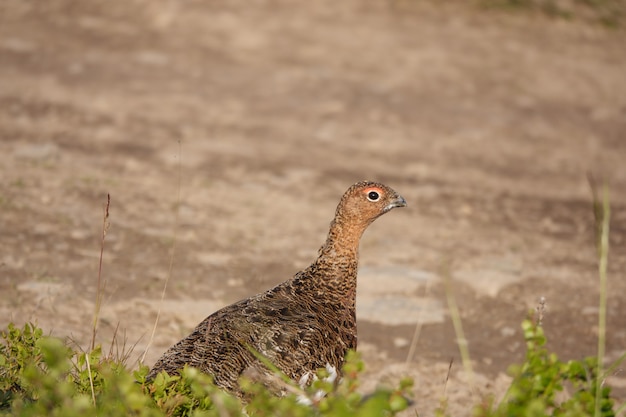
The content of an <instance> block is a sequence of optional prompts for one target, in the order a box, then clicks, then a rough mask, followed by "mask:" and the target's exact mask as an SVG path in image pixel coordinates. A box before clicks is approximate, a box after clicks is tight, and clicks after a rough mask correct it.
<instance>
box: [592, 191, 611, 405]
mask: <svg viewBox="0 0 626 417" xmlns="http://www.w3.org/2000/svg"><path fill="white" fill-rule="evenodd" d="M610 216H611V208H610V201H609V189H608V186H607V185H606V184H604V186H603V187H602V217H601V222H602V223H601V226H602V227H601V228H600V239H599V254H600V262H599V265H598V269H599V274H600V311H599V314H598V358H597V359H598V363H597V370H596V377H597V378H598V381H597V383H596V401H595V409H594V416H595V417H600V414H601V409H600V406H601V403H600V401H601V398H602V386H603V383H602V382H603V381H602V380H601V376H602V374H603V371H602V368H603V362H604V356H605V351H606V297H607V294H606V287H607V268H608V258H609V221H610Z"/></svg>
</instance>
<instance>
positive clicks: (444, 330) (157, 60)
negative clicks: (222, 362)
mask: <svg viewBox="0 0 626 417" xmlns="http://www.w3.org/2000/svg"><path fill="white" fill-rule="evenodd" d="M625 45H626V33H625V32H624V30H623V29H617V30H610V29H606V28H603V27H599V26H594V25H591V24H589V23H585V22H580V21H576V20H573V21H564V20H552V19H548V18H545V17H541V16H536V15H531V14H526V13H518V14H510V15H509V14H504V13H502V12H490V11H484V10H477V9H473V8H471V7H470V6H467V5H464V4H461V2H459V3H456V2H448V3H447V4H446V5H435V4H434V2H433V3H432V4H431V3H429V2H403V1H399V2H396V1H391V2H385V1H377V2H375V1H371V0H370V1H362V0H358V1H357V0H346V1H342V2H331V1H318V2H308V3H306V4H305V3H299V4H296V3H293V2H288V1H258V2H249V1H245V2H244V1H231V2H206V1H197V0H188V1H185V2H178V1H175V0H166V1H163V2H152V1H148V0H132V1H120V0H115V1H107V2H104V1H101V2H98V1H92V2H79V1H71V0H54V1H48V2H44V3H34V2H3V3H2V4H1V5H0V63H1V65H0V139H1V141H0V174H1V179H0V213H1V215H0V294H1V295H0V325H1V326H2V327H4V326H6V324H8V323H9V322H10V321H13V322H15V323H17V324H21V323H24V322H26V321H35V322H37V323H38V324H39V325H40V326H42V327H43V328H44V329H45V330H46V331H49V332H51V333H52V334H55V335H58V336H63V337H65V336H68V337H71V338H72V339H73V340H74V341H75V342H76V343H78V344H79V345H81V346H83V347H86V346H88V345H89V342H90V341H91V337H92V324H91V323H92V321H93V314H94V310H95V308H94V306H95V302H96V294H97V288H98V285H99V284H98V276H99V272H98V271H99V259H100V253H101V242H102V228H103V213H104V206H105V204H106V200H107V194H110V196H111V203H110V207H109V218H108V226H107V233H106V238H105V240H104V251H103V253H104V255H103V259H102V273H101V282H100V285H101V286H103V285H105V289H104V290H103V291H102V292H101V293H102V294H103V295H104V297H103V300H102V311H101V314H100V323H99V326H98V334H97V338H96V339H97V341H98V342H100V343H103V344H104V345H106V346H108V345H109V344H110V343H111V340H112V339H113V335H114V334H117V341H118V344H117V349H124V348H125V349H126V350H128V349H130V348H131V346H134V350H133V352H132V353H131V359H129V364H131V365H132V364H134V363H135V362H134V361H136V360H137V358H138V357H139V356H141V355H142V354H143V352H144V351H145V349H146V348H147V347H148V345H149V344H151V346H150V348H149V350H148V353H147V355H146V357H145V363H147V364H152V363H153V362H154V361H155V360H156V358H158V356H159V355H160V354H161V353H162V352H163V351H164V350H165V349H166V348H167V347H168V346H170V345H171V344H172V343H174V342H175V341H177V340H178V339H179V338H181V337H182V336H184V335H186V334H187V333H188V332H189V331H190V329H191V328H193V327H194V326H195V324H197V323H198V322H200V321H201V320H202V319H203V318H204V317H205V316H206V315H208V314H209V313H211V312H212V311H214V310H215V309H217V308H219V307H220V306H223V305H226V304H228V303H231V302H234V301H236V300H238V299H240V298H242V297H246V296H249V295H252V294H254V293H256V292H259V291H262V290H264V289H266V288H269V287H271V286H272V285H274V284H276V283H278V282H281V281H283V280H285V279H287V278H288V277H290V276H291V275H293V273H295V272H296V271H298V270H300V269H302V268H304V267H306V266H307V265H308V264H309V263H310V262H311V261H312V260H313V259H314V258H315V256H316V253H317V249H318V248H319V246H320V245H321V244H322V242H323V241H324V238H325V234H326V232H327V227H328V222H329V221H330V219H331V218H332V215H333V213H334V209H335V206H336V204H337V202H338V200H339V197H340V196H341V194H342V193H343V191H344V190H345V189H346V188H347V187H348V186H349V185H351V184H352V183H354V182H356V181H359V180H362V179H374V180H380V181H383V182H385V183H387V184H388V185H390V186H392V187H393V188H394V189H396V190H397V191H399V192H400V193H401V194H402V195H403V196H404V197H405V199H406V200H407V202H408V203H409V207H407V208H406V209H402V210H394V211H393V212H391V213H389V214H387V215H385V216H384V217H382V218H381V219H379V220H377V221H376V223H375V224H373V225H372V226H371V227H370V229H369V230H368V231H367V233H366V234H365V236H364V239H363V241H362V243H361V267H362V274H361V275H362V277H361V278H363V280H362V284H363V291H361V290H360V291H359V297H360V298H359V312H358V313H357V314H358V316H359V317H362V319H360V320H359V349H360V350H361V351H362V353H363V357H364V360H365V362H366V366H367V374H366V375H367V378H366V384H365V385H366V386H365V389H367V388H368V387H370V388H371V387H373V386H374V385H376V384H378V383H382V382H384V381H388V380H391V381H394V380H397V379H398V378H399V377H401V376H403V375H409V376H412V377H414V378H415V379H416V388H415V400H416V404H415V409H416V410H417V411H418V412H419V413H420V415H432V413H433V410H434V407H436V406H437V404H438V401H439V399H440V398H441V397H442V396H443V395H444V392H445V393H446V395H447V396H448V397H449V401H450V407H451V410H452V411H453V412H454V413H455V414H456V415H459V414H461V415H462V414H469V408H468V407H469V405H470V404H471V403H472V401H473V392H472V391H471V389H470V388H469V386H470V384H469V383H468V381H470V377H469V376H468V374H466V373H464V372H463V371H462V366H461V361H460V356H459V353H458V346H457V343H456V336H455V332H454V329H453V326H452V323H451V318H450V314H449V310H448V304H447V301H446V292H445V282H449V283H450V288H451V289H452V291H451V292H452V294H454V296H455V299H456V302H457V304H458V308H459V311H460V316H461V318H462V322H463V326H464V331H465V335H466V336H467V339H468V342H469V350H470V354H471V357H472V361H473V365H474V368H475V371H476V375H475V377H474V384H475V385H476V387H477V391H478V392H479V393H492V394H494V395H500V394H501V393H502V391H503V390H504V389H505V388H506V383H507V380H508V376H506V370H507V367H508V365H510V364H512V363H515V362H520V361H521V360H522V358H523V355H524V343H523V339H522V334H521V329H520V323H521V321H522V320H523V319H524V317H525V316H526V315H527V313H528V311H529V310H532V309H534V308H536V307H537V306H538V304H539V299H540V298H541V297H545V300H546V311H545V313H544V319H543V323H544V327H545V331H546V334H547V336H548V340H549V348H550V349H552V350H554V351H555V352H556V353H557V354H558V355H559V356H560V358H561V359H563V360H568V359H581V358H583V357H585V356H591V355H595V353H596V349H597V336H598V325H597V323H598V299H599V278H598V272H597V271H598V261H597V251H596V246H595V240H596V228H595V224H594V216H593V209H592V198H591V195H592V194H591V191H590V187H589V182H588V177H589V176H590V175H591V176H592V177H593V178H595V180H596V183H598V184H599V190H598V192H600V191H601V190H600V188H601V187H600V185H601V184H602V182H603V181H606V183H607V184H608V185H609V186H610V198H611V210H612V211H611V229H610V245H611V253H610V258H609V283H608V292H609V296H608V310H607V313H608V328H607V361H612V360H615V359H617V357H619V355H621V354H623V353H624V351H625V349H626V279H624V278H625V277H624V270H625V266H626V196H625V193H624V191H626V164H625V162H624V161H625V159H626V138H625V137H624V132H626V83H625V82H624V81H625V77H624V74H626V46H625ZM168 278H169V280H168ZM166 281H167V282H168V285H167V290H166V292H165V297H164V300H163V302H162V303H161V294H162V292H163V288H164V285H165V283H166ZM405 284H406V285H405ZM360 285H361V284H360ZM158 311H160V319H159V322H158V326H157V328H156V332H155V334H154V339H153V340H152V342H150V341H151V334H152V328H153V325H154V323H155V319H156V316H157V312H158ZM414 335H417V337H416V338H415V340H416V343H413V342H412V341H413V340H414ZM124 340H125V341H126V342H125V346H124ZM412 346H413V348H414V352H412V354H411V355H409V351H410V350H411V347H412ZM450 360H452V361H453V363H452V371H451V376H450V380H449V381H448V383H447V384H446V383H445V382H444V381H445V380H446V376H447V373H448V368H449V363H450ZM608 383H609V384H611V385H612V386H613V387H614V389H615V392H616V395H617V396H618V398H622V399H624V398H626V378H624V375H623V373H621V374H620V373H617V374H615V375H613V376H611V377H610V378H609V380H608ZM411 413H412V414H411V415H414V412H413V411H411Z"/></svg>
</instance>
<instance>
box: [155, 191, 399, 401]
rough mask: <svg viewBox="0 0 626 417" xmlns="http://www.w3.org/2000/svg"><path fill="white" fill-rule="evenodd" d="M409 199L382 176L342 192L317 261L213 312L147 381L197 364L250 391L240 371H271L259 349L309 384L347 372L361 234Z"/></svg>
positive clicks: (229, 385) (225, 383) (224, 383)
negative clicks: (322, 374)
mask: <svg viewBox="0 0 626 417" xmlns="http://www.w3.org/2000/svg"><path fill="white" fill-rule="evenodd" d="M406 205H407V203H406V201H405V199H404V198H403V197H402V196H401V195H400V194H398V193H397V192H396V191H394V190H393V189H392V188H390V187H388V186H386V185H384V184H382V183H379V182H373V181H360V182H357V183H356V184H353V185H352V186H351V187H349V188H348V190H347V191H346V192H345V193H344V194H343V196H342V197H341V199H340V201H339V204H338V206H337V209H336V211H335V216H334V218H333V220H332V221H331V223H330V229H329V232H328V236H327V238H326V241H325V242H324V244H323V245H322V246H321V248H320V249H319V251H318V256H317V259H315V261H314V262H313V263H312V264H311V265H309V266H308V267H307V268H305V269H303V270H301V271H300V272H297V273H296V274H295V275H294V276H293V277H291V278H290V279H288V280H286V281H284V282H282V283H280V284H278V285H276V286H275V287H273V288H271V289H269V290H266V291H264V292H261V293H259V294H257V295H254V296H251V297H249V298H246V299H244V300H241V301H238V302H235V303H234V304H231V305H229V306H226V307H224V308H222V309H220V310H218V311H216V312H214V313H213V314H211V315H209V316H208V317H207V318H205V319H204V320H203V321H202V322H201V323H200V324H198V326H197V327H196V328H195V329H194V330H193V331H192V332H191V333H190V334H189V335H188V336H187V337H185V338H183V339H182V340H180V341H179V342H178V343H176V344H174V345H173V346H172V347H170V348H169V349H168V350H167V351H166V352H165V353H164V354H163V355H162V356H161V358H160V359H158V360H157V362H156V363H155V364H154V366H153V367H152V369H151V370H150V371H149V373H148V375H147V377H146V381H148V382H149V381H153V380H154V378H155V377H156V376H157V375H158V374H159V373H160V372H161V371H166V372H167V373H168V374H169V375H176V374H180V372H181V370H182V369H183V368H184V367H185V366H191V367H195V368H197V369H198V370H200V371H201V372H204V373H206V374H209V375H211V376H212V378H213V382H214V383H215V384H216V385H217V386H219V387H221V388H222V389H224V390H226V391H229V392H231V393H233V394H234V395H236V396H238V397H244V395H245V394H244V393H243V392H242V390H241V388H240V385H239V380H240V378H241V376H242V375H256V376H257V378H258V379H259V380H261V381H263V377H264V376H265V377H269V376H270V374H271V372H272V371H271V370H270V369H269V368H268V367H267V366H266V365H265V364H264V363H263V362H264V361H263V360H260V359H259V356H258V355H259V354H260V355H262V356H263V357H265V359H266V360H268V361H270V362H271V363H272V364H273V365H274V366H275V367H276V368H278V369H279V370H280V371H282V372H283V373H284V374H285V375H287V376H288V377H289V378H291V379H292V380H293V381H297V382H298V383H299V384H300V385H301V386H303V387H304V386H306V385H308V384H310V383H311V382H312V381H313V380H314V378H315V375H316V371H317V370H318V369H320V368H326V369H327V370H329V371H330V373H331V374H332V373H334V374H337V375H339V376H341V368H342V364H343V362H344V359H345V356H346V354H347V352H348V351H349V350H356V347H357V325H356V289H357V270H358V262H359V243H360V240H361V236H362V235H363V232H365V230H366V229H367V227H368V226H369V225H370V224H371V223H372V222H373V221H374V220H376V219H377V218H378V217H380V216H381V215H383V214H385V213H387V212H389V211H390V210H392V209H394V208H397V207H405V206H406ZM266 381H267V378H266Z"/></svg>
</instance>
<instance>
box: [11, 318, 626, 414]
mask: <svg viewBox="0 0 626 417" xmlns="http://www.w3.org/2000/svg"><path fill="white" fill-rule="evenodd" d="M522 327H523V330H524V338H525V341H526V346H527V354H526V360H525V361H524V363H522V364H520V365H514V366H512V367H511V369H510V372H511V374H512V376H513V381H512V383H511V386H510V387H509V389H508V392H507V394H506V395H505V397H504V398H503V399H502V401H500V402H499V403H495V402H494V401H493V400H492V399H488V398H485V399H483V401H482V402H481V403H480V404H476V405H475V406H474V412H473V414H474V415H476V416H484V417H487V416H494V417H496V416H498V417H499V416H594V415H595V416H604V417H612V416H616V415H618V414H619V413H621V412H622V411H623V410H624V409H625V406H624V405H622V406H621V407H620V408H619V409H617V410H616V408H615V407H616V405H615V402H614V399H613V398H611V388H610V387H609V386H607V385H605V384H604V380H605V378H606V376H607V374H608V373H609V372H612V370H613V369H614V367H616V366H617V364H616V365H615V366H614V367H611V368H610V369H609V370H608V371H607V372H604V373H602V374H598V373H597V369H598V367H597V362H596V361H597V359H596V357H590V358H587V359H585V360H581V361H569V362H562V361H560V360H559V359H558V358H557V356H556V355H555V354H554V353H551V352H549V351H548V350H547V349H546V347H545V342H546V338H545V336H544V334H543V330H542V327H541V325H540V324H539V323H537V322H534V321H533V320H532V319H527V320H525V321H524V322H523V323H522ZM2 339H3V344H2V345H0V415H6V416H9V415H10V416H23V417H27V416H41V415H50V416H68V417H70V416H80V417H84V416H85V415H93V416H95V415H97V416H101V417H104V416H120V415H127V416H131V415H134V416H217V417H226V416H245V415H249V416H302V417H305V416H333V417H335V416H336V417H344V416H345V417H348V416H393V415H396V414H397V413H398V412H400V411H402V410H406V409H407V408H415V410H416V411H415V412H417V410H419V409H420V407H419V401H420V399H419V398H415V399H414V401H415V404H412V403H411V402H410V400H409V397H410V395H411V394H410V391H411V387H412V385H413V381H411V380H410V379H405V380H402V381H400V383H399V384H398V386H397V387H393V388H389V387H380V388H378V389H376V391H374V392H373V393H371V394H368V395H363V394H362V393H360V392H359V389H358V388H359V374H360V372H361V371H362V369H363V363H362V362H361V361H360V359H359V358H358V355H356V354H350V355H349V357H348V360H347V363H346V366H345V368H344V373H345V377H344V379H343V380H342V381H341V382H340V383H338V384H333V383H329V382H325V381H323V378H320V379H319V380H318V381H316V382H315V383H314V384H313V385H312V386H311V387H309V388H307V389H305V390H302V389H300V388H299V387H298V386H297V385H296V384H290V386H291V388H292V389H290V390H289V392H290V393H289V394H288V395H286V396H284V397H276V396H275V395H274V394H272V392H271V391H270V390H268V389H267V388H265V387H264V386H262V385H259V384H254V383H253V382H251V381H247V380H242V385H243V387H244V388H245V391H246V392H247V393H248V394H249V398H250V399H251V400H250V401H249V402H248V403H247V404H245V405H244V404H242V402H241V401H240V400H239V399H238V398H235V397H233V396H231V395H229V394H227V393H226V392H224V391H222V390H220V389H219V388H217V387H216V386H215V385H213V384H212V383H211V379H210V377H209V376H207V375H205V374H202V373H200V372H198V371H197V370H195V369H193V368H187V369H185V370H184V372H183V373H182V375H181V376H168V375H167V374H165V373H161V374H159V376H158V377H157V378H156V379H155V381H154V382H152V383H146V382H145V376H146V375H147V372H148V368H147V367H145V366H142V367H140V369H139V370H137V371H134V372H132V371H130V370H128V369H127V368H126V366H125V364H124V361H123V359H115V358H113V357H111V356H110V355H104V354H103V352H102V349H101V348H100V347H96V348H94V349H92V350H91V351H89V352H84V351H81V350H79V349H73V348H71V347H69V346H68V345H67V344H65V343H64V342H63V341H61V340H60V339H57V338H54V337H47V336H44V335H43V331H42V329H40V328H37V327H35V326H33V325H31V324H26V325H25V326H24V327H23V328H17V327H15V326H13V325H9V327H8V328H7V329H5V330H4V331H3V332H2ZM622 359H624V358H623V357H622ZM323 376H324V375H323V371H320V377H323ZM598 388H600V390H599V392H600V395H599V396H597V395H596V393H597V389H598ZM321 394H323V395H321ZM303 399H305V401H303ZM307 403H308V404H307ZM436 414H437V415H438V416H448V415H450V414H449V413H448V411H447V409H446V402H445V400H444V401H442V404H441V407H440V409H438V410H436Z"/></svg>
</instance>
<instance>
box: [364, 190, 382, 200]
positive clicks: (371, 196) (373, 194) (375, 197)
mask: <svg viewBox="0 0 626 417" xmlns="http://www.w3.org/2000/svg"><path fill="white" fill-rule="evenodd" d="M367 199H368V200H369V201H378V200H379V199H380V194H378V193H377V192H376V191H370V192H369V193H367Z"/></svg>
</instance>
